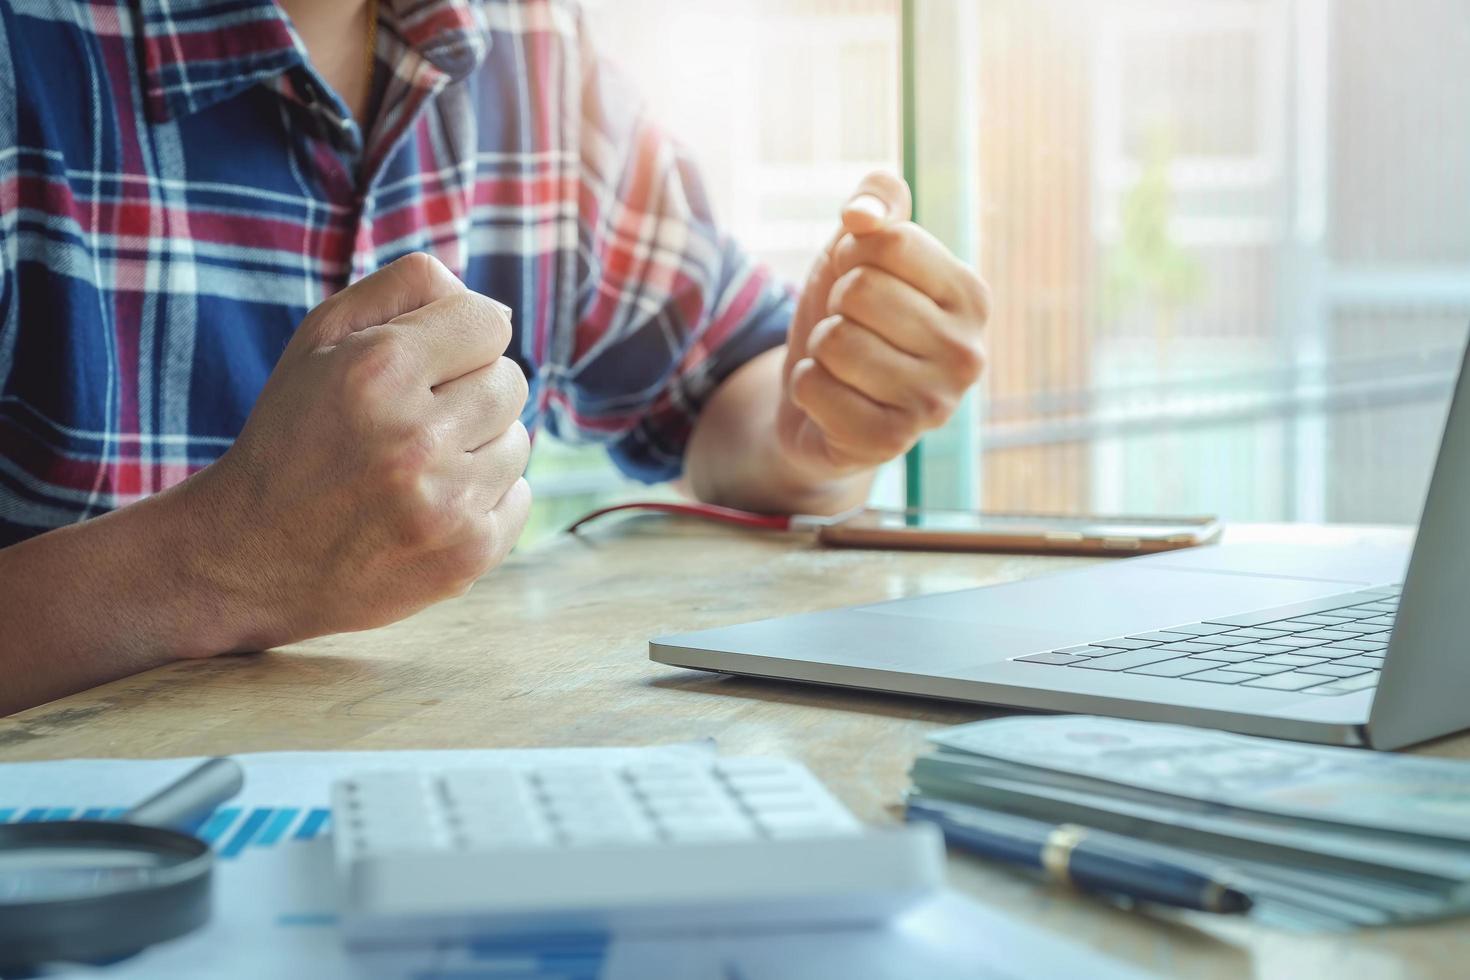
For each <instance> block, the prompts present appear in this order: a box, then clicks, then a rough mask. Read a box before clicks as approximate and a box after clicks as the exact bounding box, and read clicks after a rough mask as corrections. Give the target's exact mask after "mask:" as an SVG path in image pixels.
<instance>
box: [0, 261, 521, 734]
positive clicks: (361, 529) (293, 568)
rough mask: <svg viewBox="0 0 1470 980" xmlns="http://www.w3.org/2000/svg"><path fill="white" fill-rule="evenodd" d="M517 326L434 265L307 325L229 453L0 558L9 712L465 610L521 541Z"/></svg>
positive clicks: (2, 700)
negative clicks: (197, 664) (449, 607)
mask: <svg viewBox="0 0 1470 980" xmlns="http://www.w3.org/2000/svg"><path fill="white" fill-rule="evenodd" d="M509 340H510V324H509V322H508V321H507V320H506V319H505V316H504V315H503V314H502V313H500V312H499V311H498V310H496V309H495V307H494V304H493V303H491V302H490V300H488V299H487V298H485V297H483V296H478V295H476V294H473V293H470V292H468V291H467V290H466V289H465V288H464V286H463V285H461V284H460V283H459V281H458V280H456V279H455V278H454V277H453V276H452V275H451V274H450V273H449V271H448V270H446V269H445V268H444V267H443V266H442V265H440V264H439V263H438V262H436V261H434V260H433V259H430V258H428V257H427V256H424V255H414V256H408V257H407V258H404V259H400V260H399V261H397V262H395V263H393V264H392V265H390V266H388V267H386V268H384V269H382V270H381V271H379V272H377V273H375V274H374V275H372V276H369V277H367V278H366V279H363V280H362V281H361V282H358V283H356V284H354V285H353V286H350V287H348V288H347V289H346V290H343V291H342V292H340V293H338V294H337V295H336V296H333V297H332V298H331V299H329V300H327V301H326V302H325V303H323V304H322V305H321V306H318V307H317V308H316V309H315V310H313V311H312V312H311V314H310V315H308V316H307V318H306V319H305V320H304V321H303V322H302V324H301V327H300V328H299V329H298V330H297V331H296V335H295V337H293V339H292V341H291V343H290V345H288V346H287V348H286V351H285V353H284V354H282V356H281V360H280V362H279V363H278V364H277V366H276V369H275V371H274V372H273V373H272V374H271V377H270V379H269V380H268V381H267V382H266V386H265V390H264V391H263V392H262V393H261V395H260V398H259V400H258V401H257V402H256V405H255V408H254V410H253V411H252V412H251V414H250V418H249V420H248V421H247V422H246V424H245V429H244V431H243V432H241V434H240V437H239V438H238V439H236V440H235V443H234V445H232V446H231V447H230V449H229V451H228V452H226V453H225V455H224V456H223V457H221V458H220V459H219V460H217V461H216V462H215V463H213V464H212V465H210V466H208V467H206V468H205V469H204V470H202V471H200V472H199V473H196V474H195V475H194V476H192V477H191V478H189V479H188V480H186V481H184V482H183V483H181V484H179V485H178V486H176V487H174V488H172V489H170V490H167V491H165V492H163V493H160V494H158V495H156V496H153V497H150V498H148V499H146V500H143V501H141V502H139V503H136V504H133V505H131V506H129V507H124V508H122V509H121V510H118V511H115V512H113V513H111V514H106V515H104V516H102V517H98V518H95V519H93V520H89V521H86V522H84V523H81V524H76V525H72V526H70V527H65V528H60V529H58V530H55V531H51V532H48V533H46V534H42V535H39V536H38V537H35V538H32V539H30V540H28V541H23V542H21V543H20V544H17V545H13V546H11V547H9V548H6V549H4V550H0V624H3V628H0V713H8V712H11V711H16V710H19V709H20V708H23V707H26V706H28V705H32V704H36V703H39V702H41V701H44V700H47V699H50V698H55V697H59V696H61V695H64V694H68V693H70V692H72V691H75V690H78V689H80V688H83V687H86V686H88V685H92V684H99V683H102V682H103V681H107V680H111V679H113V678H116V677H121V676H123V675H125V674H131V673H134V672H136V671H139V670H145V669H147V668H149V667H153V666H157V665H159V664H162V663H167V662H169V661H172V660H177V659H180V658H184V657H204V656H209V655H211V654H216V653H223V652H227V651H232V650H259V649H265V648H267V647H270V646H275V645H279V644H281V643H288V642H292V641H295V640H302V639H306V638H308V637H312V636H320V635H322V634H325V633H337V632H343V631H347V630H360V629H368V628H371V627H374V626H381V625H383V624H385V623H390V622H392V621H394V620H396V619H401V618H402V617H404V616H407V615H408V614H410V613H412V612H415V611H416V610H418V609H421V608H423V607H424V606H426V605H429V604H430V603H432V602H435V601H438V600H440V599H443V598H446V597H448V596H451V595H457V594H460V593H462V592H464V591H465V590H466V589H468V588H469V587H470V585H471V584H473V582H474V581H475V580H476V579H477V578H478V577H479V576H480V575H482V574H484V573H485V572H486V571H488V570H489V569H490V568H492V567H494V566H495V565H496V564H498V563H499V562H500V561H501V560H502V559H503V558H504V557H505V555H506V554H507V553H508V552H509V551H510V548H511V545H513V544H514V543H515V540H516V538H517V537H518V536H519V535H520V532H521V528H522V527H523V526H524V525H525V521H526V516H527V512H528V510H529V508H530V491H529V489H528V488H527V487H526V483H525V481H524V480H523V479H521V473H522V472H523V471H524V469H525V465H526V458H527V455H528V453H529V440H528V437H527V434H526V430H525V428H524V427H523V426H522V425H521V423H520V421H519V415H520V412H521V408H522V406H523V405H524V404H525V400H526V380H525V377H524V376H523V375H522V374H521V369H520V368H519V367H517V366H516V364H515V363H514V362H513V361H511V360H509V359H508V358H506V357H504V356H502V355H503V352H504V350H505V347H506V344H507V343H508V342H509Z"/></svg>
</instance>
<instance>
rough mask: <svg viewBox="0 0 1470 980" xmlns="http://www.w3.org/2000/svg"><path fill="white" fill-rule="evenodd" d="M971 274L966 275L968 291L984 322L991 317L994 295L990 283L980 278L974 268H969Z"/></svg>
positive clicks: (971, 301) (977, 313)
mask: <svg viewBox="0 0 1470 980" xmlns="http://www.w3.org/2000/svg"><path fill="white" fill-rule="evenodd" d="M967 271H968V272H969V273H970V274H969V275H968V276H966V285H967V287H968V290H967V293H968V296H969V300H970V303H971V304H972V305H973V306H974V308H975V313H976V315H977V316H978V317H979V320H980V322H981V323H982V324H984V323H985V322H986V321H987V320H989V319H990V311H991V303H992V302H993V297H992V295H991V291H990V283H988V282H986V281H985V280H984V279H982V278H980V276H979V275H978V274H976V273H975V272H974V270H967Z"/></svg>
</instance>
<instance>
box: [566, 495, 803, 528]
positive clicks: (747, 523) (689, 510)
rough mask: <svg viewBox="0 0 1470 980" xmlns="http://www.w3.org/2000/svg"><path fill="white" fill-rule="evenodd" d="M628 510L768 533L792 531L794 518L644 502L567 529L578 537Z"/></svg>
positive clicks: (610, 510)
mask: <svg viewBox="0 0 1470 980" xmlns="http://www.w3.org/2000/svg"><path fill="white" fill-rule="evenodd" d="M625 510H647V511H656V512H658V513H661V514H679V515H681V516H684V517H698V518H702V519H703V520H707V521H719V522H721V523H725V524H738V525H739V526H741V527H754V528H760V529H762V530H766V531H789V530H791V518H790V517H786V516H782V515H780V514H756V513H753V512H751V511H748V510H736V509H735V508H733V507H720V506H718V505H716V504H678V503H662V502H653V501H640V502H636V503H630V504H618V505H617V506H615V507H604V508H602V509H601V510H594V511H593V512H592V513H590V514H587V515H585V516H583V517H579V518H578V519H577V520H576V522H575V523H573V524H572V526H571V527H569V528H567V533H568V534H575V533H577V529H578V528H580V527H581V526H582V525H583V524H586V523H587V522H588V521H594V520H596V519H597V518H599V517H602V516H603V515H604V514H616V513H617V512H618V511H625Z"/></svg>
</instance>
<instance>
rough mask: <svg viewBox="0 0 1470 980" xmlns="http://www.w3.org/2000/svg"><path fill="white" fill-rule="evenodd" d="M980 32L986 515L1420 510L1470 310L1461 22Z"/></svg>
mask: <svg viewBox="0 0 1470 980" xmlns="http://www.w3.org/2000/svg"><path fill="white" fill-rule="evenodd" d="M921 2H922V0H921ZM977 21H978V24H977V31H978V37H977V38H976V43H975V45H974V48H975V50H976V51H977V52H978V58H979V66H978V74H979V80H978V85H979V100H980V104H981V107H982V120H981V130H980V136H979V143H980V148H981V149H980V155H979V157H980V158H979V161H978V171H979V177H978V180H979V184H980V191H979V195H980V200H981V202H982V205H981V208H980V213H979V215H978V216H977V220H978V222H979V227H980V235H979V237H980V241H981V243H982V248H981V265H982V269H983V271H984V272H985V274H986V275H987V277H988V278H989V279H990V280H991V283H992V285H993V286H994V288H995V290H996V295H997V297H998V302H997V311H996V316H995V318H994V320H993V321H992V325H991V338H992V358H993V359H992V366H991V372H990V381H989V390H988V395H989V397H988V399H987V401H986V403H985V405H984V409H983V411H984V415H985V425H984V426H983V429H982V432H983V436H982V445H983V450H982V452H983V458H982V473H983V484H982V486H983V495H984V501H985V504H986V505H987V506H990V507H995V508H1020V509H1036V508H1059V509H1063V510H1072V511H1076V510H1106V511H1137V512H1144V513H1148V512H1173V513H1186V512H1194V511H1202V512H1214V513H1220V514H1223V515H1225V516H1226V517H1229V518H1232V519H1255V520H1276V519H1293V520H1342V521H1412V520H1414V519H1415V518H1416V517H1417V514H1418V509H1419V506H1420V503H1421V501H1422V494H1423V490H1424V487H1425V483H1426V481H1427V477H1428V474H1429V466H1430V464H1431V461H1432V459H1433V455H1434V451H1435V449H1436V447H1437V445H1438V436H1439V428H1440V426H1441V424H1442V422H1443V417H1444V411H1445V405H1446V397H1447V394H1448V391H1449V385H1450V384H1451V383H1452V381H1453V378H1454V372H1455V370H1456V369H1457V368H1458V366H1459V354H1460V348H1461V345H1462V344H1463V343H1464V339H1465V333H1466V324H1467V322H1470V261H1467V255H1466V251H1467V244H1470V21H1467V20H1466V18H1465V16H1464V8H1463V5H1459V4H1456V3H1453V2H1443V3H1424V4H1415V5H1413V7H1412V8H1406V7H1404V6H1403V5H1400V4H1395V3H1392V2H1390V0H1341V2H1331V3H1329V2H1327V0H1142V2H1140V0H1129V2H1122V0H1102V2H1093V0H981V2H980V3H979V9H978V14H977ZM920 43H921V44H922V43H923V39H922V38H921V39H920Z"/></svg>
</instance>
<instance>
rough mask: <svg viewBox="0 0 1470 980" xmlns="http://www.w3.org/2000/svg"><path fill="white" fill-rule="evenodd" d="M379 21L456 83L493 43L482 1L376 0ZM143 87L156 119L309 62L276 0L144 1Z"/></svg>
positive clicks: (177, 114)
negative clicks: (377, 2)
mask: <svg viewBox="0 0 1470 980" xmlns="http://www.w3.org/2000/svg"><path fill="white" fill-rule="evenodd" d="M379 2H380V3H381V4H382V9H381V10H380V11H379V18H380V20H381V22H382V24H383V26H385V27H391V29H393V30H395V31H397V33H398V34H399V35H400V36H401V37H402V38H403V39H404V41H406V42H407V44H408V45H409V47H411V48H413V49H414V50H416V51H417V52H418V53H419V54H421V55H422V56H423V57H424V58H425V59H426V60H428V61H429V62H430V63H431V64H433V65H434V67H435V68H438V69H439V71H441V72H443V73H444V74H445V75H448V76H449V78H450V79H451V80H458V79H460V78H463V77H464V76H465V75H468V74H469V73H470V72H471V71H473V70H474V68H475V67H476V66H478V65H479V64H480V62H481V61H482V60H483V59H484V57H485V52H486V51H487V50H489V47H490V31H489V27H488V24H487V21H486V18H485V12H484V10H483V9H481V6H482V2H483V0H379ZM139 23H140V33H141V35H142V49H143V89H144V93H143V94H144V99H145V103H146V105H147V107H148V113H149V116H150V117H151V118H152V119H154V120H155V121H160V122H161V121H166V120H168V119H171V118H176V117H180V116H187V115H190V114H191V113H195V112H198V111H200V110H201V109H204V108H207V107H208V106H211V105H213V104H214V103H216V102H220V101H223V100H224V99H227V98H229V97H231V96H233V95H235V94H237V93H239V92H241V91H243V90H244V89H247V88H249V87H250V86H252V85H254V84H256V83H257V82H262V81H268V80H270V79H272V78H275V77H276V76H278V75H281V74H282V73H284V72H286V71H287V70H289V69H291V68H293V67H296V66H297V65H302V64H305V63H306V61H307V57H306V48H305V47H304V46H303V45H302V43H301V40H300V38H298V37H297V35H296V32H295V30H294V29H292V27H291V22H290V20H289V19H288V18H287V17H286V14H285V12H284V11H282V10H281V8H280V6H279V5H277V3H276V2H275V0H223V2H222V0H141V16H140V19H139Z"/></svg>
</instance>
